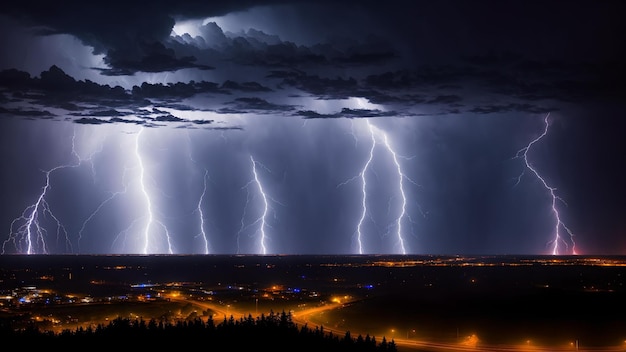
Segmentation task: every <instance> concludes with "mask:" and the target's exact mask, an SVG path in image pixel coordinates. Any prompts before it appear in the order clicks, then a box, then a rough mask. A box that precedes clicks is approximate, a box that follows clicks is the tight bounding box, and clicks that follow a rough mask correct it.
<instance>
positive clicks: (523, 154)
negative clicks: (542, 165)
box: [515, 113, 577, 255]
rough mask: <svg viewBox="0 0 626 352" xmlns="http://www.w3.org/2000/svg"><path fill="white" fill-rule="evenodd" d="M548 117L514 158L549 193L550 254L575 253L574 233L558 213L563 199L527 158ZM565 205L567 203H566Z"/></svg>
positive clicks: (542, 135) (547, 122)
mask: <svg viewBox="0 0 626 352" xmlns="http://www.w3.org/2000/svg"><path fill="white" fill-rule="evenodd" d="M549 117H550V114H549V113H548V114H546V116H545V118H544V120H543V122H544V130H543V132H542V133H541V135H539V137H537V138H535V139H533V140H532V141H531V142H530V143H528V145H527V146H525V147H524V148H522V149H520V150H519V151H518V152H517V154H516V156H515V157H516V158H522V159H523V160H524V164H525V166H526V168H527V169H528V170H530V171H531V173H532V174H533V175H535V177H536V178H537V179H538V180H539V182H540V183H541V185H542V186H543V187H544V188H545V189H546V190H547V191H548V193H549V194H550V199H551V211H552V214H553V215H554V220H555V221H554V234H553V236H552V240H551V241H550V242H549V243H550V244H551V245H552V254H553V255H559V254H565V253H566V252H567V251H568V250H570V253H571V254H577V253H576V247H575V246H576V243H575V242H574V233H573V232H572V231H571V230H570V229H569V228H568V227H567V226H566V225H565V223H563V221H562V220H561V215H560V214H559V210H558V208H557V204H556V203H557V200H559V201H561V202H563V203H564V204H566V203H565V202H564V201H563V199H561V198H560V197H559V196H558V195H557V194H556V188H555V187H552V186H550V185H549V184H548V182H547V181H546V180H545V178H543V177H542V176H541V175H540V174H539V171H537V169H536V168H535V167H534V166H533V165H532V163H531V162H530V161H529V160H528V153H529V151H530V149H531V148H532V147H533V145H534V144H535V143H537V142H539V141H540V140H541V139H542V138H543V137H545V136H546V135H547V134H548V128H549V126H550V124H549V121H548V118H549ZM523 175H524V172H522V174H520V175H519V177H518V178H517V183H516V184H515V185H517V184H519V182H520V180H521V178H522V176H523ZM566 205H567V204H566ZM561 228H562V229H564V230H565V232H567V234H568V235H569V239H570V241H571V243H572V245H571V249H570V248H568V244H567V242H566V241H565V239H564V238H563V235H562V234H561ZM561 245H562V246H564V247H565V249H564V250H561Z"/></svg>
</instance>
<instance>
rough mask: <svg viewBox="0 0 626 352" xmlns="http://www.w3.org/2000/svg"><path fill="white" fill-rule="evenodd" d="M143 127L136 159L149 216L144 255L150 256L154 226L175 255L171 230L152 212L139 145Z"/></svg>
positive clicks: (136, 141) (139, 133)
mask: <svg viewBox="0 0 626 352" xmlns="http://www.w3.org/2000/svg"><path fill="white" fill-rule="evenodd" d="M143 130H144V129H143V127H142V128H141V129H140V130H139V132H138V133H137V136H136V139H135V157H136V158H137V161H138V166H139V186H140V188H141V193H142V194H143V197H144V199H145V202H146V212H147V213H148V215H147V221H146V227H145V229H144V234H143V239H144V241H143V242H144V246H143V252H142V253H143V254H150V247H151V242H152V241H151V240H152V231H151V230H152V227H153V226H154V224H156V225H159V226H160V227H161V228H162V229H163V232H164V233H165V238H166V240H167V248H168V253H169V254H173V253H174V251H173V250H172V242H171V237H170V233H169V230H168V229H167V226H165V225H164V224H163V223H162V222H160V221H158V220H156V219H155V218H154V214H153V211H152V199H151V197H150V194H149V193H148V190H147V188H146V184H145V174H146V169H145V167H144V164H143V158H142V156H141V152H140V145H139V144H140V143H139V139H140V137H141V134H142V133H143Z"/></svg>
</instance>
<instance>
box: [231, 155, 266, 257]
mask: <svg viewBox="0 0 626 352" xmlns="http://www.w3.org/2000/svg"><path fill="white" fill-rule="evenodd" d="M250 162H251V163H252V174H253V179H252V180H250V181H249V182H248V183H246V184H245V185H244V186H243V187H241V188H242V189H243V188H246V189H247V190H248V195H247V197H246V205H245V207H244V212H243V215H242V217H241V228H240V229H239V231H238V233H237V253H239V236H240V235H241V233H242V232H243V231H244V230H245V229H247V228H249V227H250V226H253V225H256V224H259V229H258V230H257V231H256V232H255V233H257V232H258V233H259V234H260V238H259V252H260V254H264V255H265V254H267V246H266V245H265V242H266V240H267V233H266V232H265V229H266V227H269V225H268V224H267V214H268V212H269V210H270V204H269V201H268V199H269V197H268V196H267V194H266V193H265V190H264V189H263V185H262V183H261V181H260V179H259V174H258V171H257V164H258V165H260V166H261V167H262V168H264V169H266V170H268V171H270V170H269V169H268V168H267V167H266V166H265V165H263V164H261V163H260V162H258V161H256V160H254V157H253V156H252V155H250ZM270 172H271V171H270ZM253 183H254V184H255V185H256V188H257V190H258V192H259V194H260V195H261V199H262V200H263V211H262V212H261V215H260V216H259V217H258V218H256V219H255V220H254V221H253V222H252V223H250V224H248V225H244V218H245V216H246V214H247V208H248V205H249V203H250V191H249V187H250V185H252V184H253Z"/></svg>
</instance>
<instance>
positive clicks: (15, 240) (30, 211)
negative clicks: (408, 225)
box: [2, 129, 98, 254]
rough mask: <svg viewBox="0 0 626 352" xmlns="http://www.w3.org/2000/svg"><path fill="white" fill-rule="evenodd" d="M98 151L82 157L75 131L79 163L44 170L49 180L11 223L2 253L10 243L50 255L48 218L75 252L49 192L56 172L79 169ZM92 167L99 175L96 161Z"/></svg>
mask: <svg viewBox="0 0 626 352" xmlns="http://www.w3.org/2000/svg"><path fill="white" fill-rule="evenodd" d="M97 152H98V151H95V152H93V153H92V154H91V155H90V156H89V157H88V158H85V159H83V158H81V157H80V155H79V154H78V152H77V151H76V129H74V131H73V134H72V151H71V154H72V158H73V159H74V160H75V162H74V163H71V164H63V165H58V166H56V167H53V168H51V169H49V170H47V171H43V170H42V172H43V173H44V175H45V183H44V185H43V187H42V188H41V192H40V193H39V196H38V197H37V201H35V203H33V204H31V205H29V206H28V207H26V208H25V209H24V211H23V212H22V214H21V215H20V216H19V217H17V218H15V219H14V220H13V221H12V222H11V226H10V231H9V237H8V239H7V240H5V241H4V242H3V244H2V254H4V253H5V251H6V246H7V245H8V244H10V243H11V244H12V245H13V246H14V248H15V250H16V251H17V252H19V253H25V254H37V253H40V254H48V244H47V240H46V239H47V237H48V229H47V228H46V226H45V224H43V223H42V222H43V221H45V220H46V218H49V219H51V221H52V222H53V226H55V227H56V238H57V240H58V239H59V238H60V237H61V236H63V237H64V240H65V249H66V250H68V249H69V252H70V253H71V252H73V248H72V243H71V240H70V238H69V234H68V232H67V230H66V228H65V226H64V225H63V224H62V223H61V221H60V220H59V218H58V217H57V216H56V215H55V214H54V212H53V211H52V209H51V207H50V204H49V203H48V200H47V199H46V197H47V195H48V191H50V189H51V188H52V183H51V177H52V174H53V173H56V172H57V171H59V170H63V169H67V168H77V167H79V166H81V165H82V163H83V162H86V161H89V162H92V158H93V156H94V155H95V153H97ZM91 169H92V174H93V175H94V178H95V171H94V166H93V163H91Z"/></svg>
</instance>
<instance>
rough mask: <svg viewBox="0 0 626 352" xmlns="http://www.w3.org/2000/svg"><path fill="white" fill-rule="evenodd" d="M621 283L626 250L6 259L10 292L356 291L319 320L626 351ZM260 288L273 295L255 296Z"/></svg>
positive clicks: (2, 267) (219, 295)
mask: <svg viewBox="0 0 626 352" xmlns="http://www.w3.org/2000/svg"><path fill="white" fill-rule="evenodd" d="M625 281H626V258H621V257H558V258H556V257H507V256H503V257H471V258H464V257H456V256H451V257H431V256H425V257H407V256H0V289H1V290H3V292H4V294H10V292H13V291H15V290H16V288H19V287H25V286H28V285H31V286H33V287H41V288H44V287H45V288H47V289H52V290H56V291H60V292H77V293H78V292H80V294H82V295H90V296H105V295H123V294H127V293H128V292H130V291H132V289H131V287H135V288H136V287H137V286H138V285H139V286H141V285H143V284H150V285H152V284H154V285H156V284H158V285H161V284H167V283H172V282H179V283H180V282H187V283H194V285H195V286H194V287H204V288H205V290H208V289H209V288H211V289H212V290H213V291H212V298H215V299H217V300H222V303H223V304H224V305H225V306H228V304H229V302H230V303H233V302H237V304H238V305H240V306H241V305H242V304H244V303H246V302H247V304H248V307H250V310H252V307H254V304H253V302H254V303H256V304H257V307H258V305H259V304H261V306H262V307H267V306H268V305H269V304H270V300H271V302H272V304H273V305H274V306H273V307H277V308H279V307H281V301H280V299H284V300H285V304H284V307H289V308H287V309H291V308H292V307H296V306H298V302H299V301H301V302H302V304H304V302H305V301H306V304H309V305H310V304H311V302H312V301H315V300H317V301H319V302H321V301H330V300H331V299H332V297H333V296H336V295H350V296H351V297H353V298H357V300H356V302H354V303H350V304H346V305H345V306H343V308H340V309H337V310H333V311H328V312H325V313H323V314H320V315H318V316H314V317H312V321H313V322H316V323H319V324H323V325H324V326H327V327H329V328H333V329H339V330H343V331H351V332H352V333H353V335H354V334H361V333H363V334H370V335H373V336H386V337H387V338H396V339H400V338H403V339H405V338H408V339H429V340H430V339H432V340H437V341H446V342H451V343H452V342H455V341H462V340H463V339H465V338H467V336H471V335H475V336H476V337H477V338H478V339H479V341H480V342H481V343H485V344H490V345H492V344H495V345H497V344H502V345H523V344H528V345H530V344H533V345H537V346H539V345H541V346H565V345H566V344H571V343H572V342H573V341H577V342H578V343H579V344H580V346H581V347H582V346H585V347H602V346H619V345H624V346H626V345H625V343H626V342H625V341H626V318H625V317H626V304H625V303H624V302H626V285H625ZM232 287H237V288H238V289H237V294H236V295H233V294H232V292H230V293H229V288H231V289H232ZM217 288H220V290H221V291H220V290H218V289H217ZM261 292H270V293H271V294H272V296H271V297H270V298H267V297H266V298H265V300H264V299H263V298H261V303H259V297H261V294H260V293H261ZM301 292H306V293H307V294H306V295H303V294H301ZM313 296H314V297H315V299H311V297H313ZM280 297H282V298H280ZM287 301H288V304H287ZM159 304H163V302H160V303H159ZM172 304H173V303H172ZM177 304H179V303H177ZM155 305H156V303H154V304H153V306H155ZM99 307H100V308H98V309H100V310H103V309H105V310H106V309H107V308H106V306H103V305H100V306H99ZM116 307H117V308H116V309H118V310H119V309H120V307H119V305H116ZM144 307H145V304H144ZM64 309H69V306H67V307H65V308H64ZM73 309H76V307H73ZM167 309H168V310H170V311H171V309H170V308H167ZM176 309H177V310H178V311H184V310H185V309H189V308H188V307H187V308H185V305H180V304H179V306H177V308H176ZM132 310H135V311H138V308H137V307H131V308H128V309H126V311H124V310H120V311H124V313H123V314H132V313H130V311H132ZM163 310H164V308H161V309H160V310H158V309H157V311H155V312H154V313H146V314H155V315H156V314H162V313H161V312H162V311H163ZM8 311H10V309H8V308H7V307H6V306H5V307H4V308H3V312H4V314H8V313H7V312H8ZM184 313H185V314H188V313H189V312H184ZM251 313H252V314H254V313H255V312H253V311H251ZM73 314H74V315H75V316H76V315H77V314H78V313H76V312H74V313H73ZM114 314H116V313H114V312H111V314H110V315H111V316H113V315H114Z"/></svg>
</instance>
